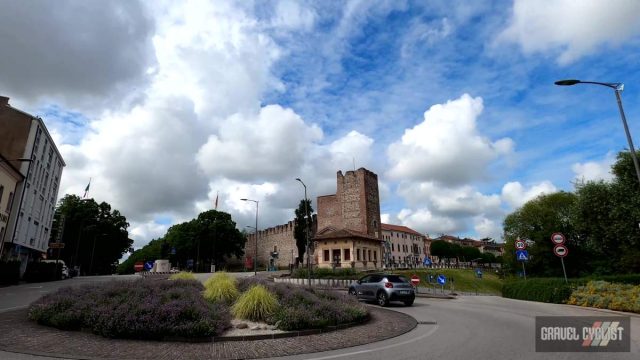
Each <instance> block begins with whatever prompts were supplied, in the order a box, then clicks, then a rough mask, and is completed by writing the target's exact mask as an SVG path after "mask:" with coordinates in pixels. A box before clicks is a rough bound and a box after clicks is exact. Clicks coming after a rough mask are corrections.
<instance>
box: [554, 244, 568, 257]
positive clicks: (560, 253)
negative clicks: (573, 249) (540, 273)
mask: <svg viewBox="0 0 640 360" xmlns="http://www.w3.org/2000/svg"><path fill="white" fill-rule="evenodd" d="M553 253H554V254H555V255H556V256H557V257H561V258H562V257H565V256H567V254H569V249H568V248H567V247H566V246H564V245H562V244H558V245H556V246H554V247H553Z"/></svg>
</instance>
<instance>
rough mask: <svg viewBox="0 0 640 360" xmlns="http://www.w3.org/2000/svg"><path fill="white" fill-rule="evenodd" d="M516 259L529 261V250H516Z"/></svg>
mask: <svg viewBox="0 0 640 360" xmlns="http://www.w3.org/2000/svg"><path fill="white" fill-rule="evenodd" d="M516 259H517V260H518V261H529V252H528V251H527V250H516Z"/></svg>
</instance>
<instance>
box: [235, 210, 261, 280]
mask: <svg viewBox="0 0 640 360" xmlns="http://www.w3.org/2000/svg"><path fill="white" fill-rule="evenodd" d="M240 200H242V201H251V202H254V203H256V246H255V248H254V250H253V276H256V275H258V236H259V232H258V204H259V203H260V202H259V201H258V200H251V199H240Z"/></svg>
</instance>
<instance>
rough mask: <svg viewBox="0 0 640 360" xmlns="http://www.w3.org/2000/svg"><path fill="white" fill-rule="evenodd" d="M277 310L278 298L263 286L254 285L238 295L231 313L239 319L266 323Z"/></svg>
mask: <svg viewBox="0 0 640 360" xmlns="http://www.w3.org/2000/svg"><path fill="white" fill-rule="evenodd" d="M278 308H279V304H278V298H277V297H276V296H275V295H274V294H273V293H271V292H270V291H269V290H267V288H266V287H264V286H263V285H255V286H253V287H251V288H250V289H249V290H247V291H246V292H245V293H243V294H242V295H240V297H239V298H238V300H237V301H236V302H235V304H233V306H232V307H231V313H232V314H233V316H235V317H236V318H239V319H245V320H251V321H263V322H268V321H269V320H272V319H273V315H274V314H275V313H276V311H277V310H278Z"/></svg>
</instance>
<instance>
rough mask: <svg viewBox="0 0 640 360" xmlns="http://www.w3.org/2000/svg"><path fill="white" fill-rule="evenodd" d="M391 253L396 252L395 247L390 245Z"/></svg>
mask: <svg viewBox="0 0 640 360" xmlns="http://www.w3.org/2000/svg"><path fill="white" fill-rule="evenodd" d="M391 251H396V249H395V246H394V245H393V243H391Z"/></svg>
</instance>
